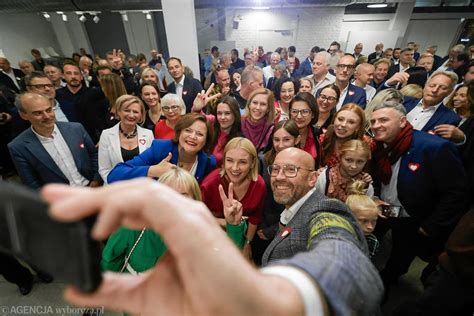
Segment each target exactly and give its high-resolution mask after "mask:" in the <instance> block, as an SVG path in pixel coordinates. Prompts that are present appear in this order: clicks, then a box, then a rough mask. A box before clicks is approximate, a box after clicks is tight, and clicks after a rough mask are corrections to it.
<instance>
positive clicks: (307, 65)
mask: <svg viewBox="0 0 474 316" xmlns="http://www.w3.org/2000/svg"><path fill="white" fill-rule="evenodd" d="M312 74H313V68H312V65H311V61H310V60H309V57H308V58H306V59H305V60H304V61H303V62H302V63H301V65H300V66H299V67H298V69H296V70H295V72H294V77H295V78H302V77H306V76H309V75H312Z"/></svg>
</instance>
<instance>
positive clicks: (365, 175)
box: [361, 172, 374, 186]
mask: <svg viewBox="0 0 474 316" xmlns="http://www.w3.org/2000/svg"><path fill="white" fill-rule="evenodd" d="M361 175H362V181H364V182H365V183H367V186H369V184H372V183H373V182H374V181H373V180H372V176H371V175H370V174H368V173H367V172H362V173H361Z"/></svg>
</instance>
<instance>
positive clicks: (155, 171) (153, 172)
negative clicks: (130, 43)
mask: <svg viewBox="0 0 474 316" xmlns="http://www.w3.org/2000/svg"><path fill="white" fill-rule="evenodd" d="M172 157H173V155H172V154H171V153H168V156H166V158H165V159H163V160H162V161H160V162H159V163H157V164H156V165H154V166H151V167H150V168H149V169H148V174H147V176H148V177H154V178H159V177H160V176H161V175H162V174H163V173H165V172H166V171H168V170H170V168H171V167H172V166H174V165H173V164H172V163H171V162H170V161H171V158H172Z"/></svg>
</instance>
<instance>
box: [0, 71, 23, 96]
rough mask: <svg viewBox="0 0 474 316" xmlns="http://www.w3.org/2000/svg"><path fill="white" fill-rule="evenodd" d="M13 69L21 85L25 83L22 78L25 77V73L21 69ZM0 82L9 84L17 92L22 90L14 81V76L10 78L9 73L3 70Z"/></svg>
mask: <svg viewBox="0 0 474 316" xmlns="http://www.w3.org/2000/svg"><path fill="white" fill-rule="evenodd" d="M12 70H13V74H14V75H15V78H17V80H16V82H17V83H18V85H19V86H20V87H21V86H22V84H23V83H22V80H21V79H23V77H24V76H25V74H24V73H23V71H21V70H20V69H16V68H12ZM0 84H3V85H5V86H7V87H8V88H9V89H10V90H12V91H14V92H15V93H20V90H19V89H18V88H17V86H16V85H15V83H14V82H13V81H12V78H10V77H9V76H8V75H7V74H5V73H3V72H2V71H0Z"/></svg>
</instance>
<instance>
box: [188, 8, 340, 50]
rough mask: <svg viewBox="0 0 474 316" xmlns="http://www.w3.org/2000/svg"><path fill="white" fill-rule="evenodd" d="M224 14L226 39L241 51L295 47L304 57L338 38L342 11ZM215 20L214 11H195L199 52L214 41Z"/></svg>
mask: <svg viewBox="0 0 474 316" xmlns="http://www.w3.org/2000/svg"><path fill="white" fill-rule="evenodd" d="M225 15H226V30H225V31H226V40H227V41H235V45H236V48H237V49H238V50H239V51H240V52H242V51H243V49H244V48H249V49H253V48H256V47H257V46H259V45H262V46H263V47H264V49H265V51H273V50H275V49H276V48H277V47H279V46H289V45H295V46H296V49H297V53H296V55H297V56H299V57H302V58H304V57H306V56H307V55H308V53H309V51H310V49H311V47H313V46H315V45H319V46H322V47H328V46H329V44H330V43H331V42H332V41H333V40H335V39H337V38H338V37H339V33H340V30H341V22H342V19H343V15H344V8H341V7H338V8H295V9H291V10H289V9H271V10H244V9H226V10H225ZM216 19H217V10H216V9H198V10H196V21H197V30H198V41H199V50H200V52H203V50H204V49H205V48H210V42H211V41H212V40H216V39H217V29H216V28H217V20H216ZM234 20H235V21H238V22H239V27H238V29H237V30H235V29H233V28H232V22H233V21H234ZM212 21H215V23H214V28H210V27H209V26H207V27H206V24H205V23H206V22H207V23H209V22H211V23H212ZM209 24H210V23H209ZM281 31H284V32H281Z"/></svg>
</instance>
